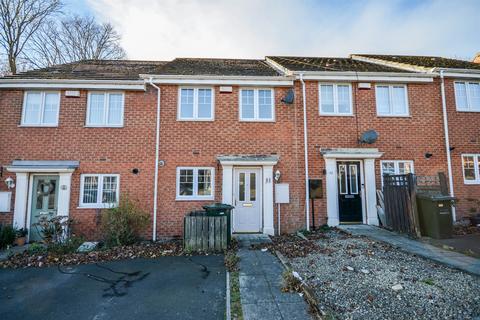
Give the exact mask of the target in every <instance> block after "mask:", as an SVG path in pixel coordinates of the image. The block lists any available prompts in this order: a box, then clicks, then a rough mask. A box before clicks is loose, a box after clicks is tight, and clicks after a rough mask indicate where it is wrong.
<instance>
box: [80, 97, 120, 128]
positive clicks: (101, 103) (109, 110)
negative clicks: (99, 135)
mask: <svg viewBox="0 0 480 320" xmlns="http://www.w3.org/2000/svg"><path fill="white" fill-rule="evenodd" d="M123 109H124V94H123V93H119V92H89V93H88V106H87V121H86V125H87V127H122V126H123Z"/></svg>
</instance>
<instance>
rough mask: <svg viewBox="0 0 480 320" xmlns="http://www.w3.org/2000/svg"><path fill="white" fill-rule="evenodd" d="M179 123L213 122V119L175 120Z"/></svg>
mask: <svg viewBox="0 0 480 320" xmlns="http://www.w3.org/2000/svg"><path fill="white" fill-rule="evenodd" d="M177 121H179V122H213V121H215V119H181V118H177Z"/></svg>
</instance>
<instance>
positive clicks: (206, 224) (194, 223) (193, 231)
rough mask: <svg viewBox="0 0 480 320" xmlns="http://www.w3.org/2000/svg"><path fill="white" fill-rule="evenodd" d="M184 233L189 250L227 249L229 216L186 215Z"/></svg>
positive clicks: (186, 246) (184, 239)
mask: <svg viewBox="0 0 480 320" xmlns="http://www.w3.org/2000/svg"><path fill="white" fill-rule="evenodd" d="M183 234H184V236H183V244H184V247H185V250H187V251H221V250H225V249H227V245H228V228H227V216H212V217H209V216H205V215H203V214H201V215H189V216H186V217H185V218H184V232H183Z"/></svg>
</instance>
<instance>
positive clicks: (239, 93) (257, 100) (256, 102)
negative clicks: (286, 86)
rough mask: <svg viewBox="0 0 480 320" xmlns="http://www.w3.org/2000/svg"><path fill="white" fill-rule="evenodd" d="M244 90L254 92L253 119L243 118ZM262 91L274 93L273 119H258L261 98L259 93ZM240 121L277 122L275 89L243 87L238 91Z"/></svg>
mask: <svg viewBox="0 0 480 320" xmlns="http://www.w3.org/2000/svg"><path fill="white" fill-rule="evenodd" d="M243 90H253V114H254V116H253V118H243V117H242V113H243V104H242V92H243ZM260 90H269V91H270V92H271V93H272V103H271V109H272V117H271V118H269V119H263V118H259V117H258V110H259V109H258V108H259V103H258V102H259V98H258V91H260ZM238 104H239V108H238V120H239V121H240V122H275V89H274V88H269V87H243V88H240V89H239V90H238Z"/></svg>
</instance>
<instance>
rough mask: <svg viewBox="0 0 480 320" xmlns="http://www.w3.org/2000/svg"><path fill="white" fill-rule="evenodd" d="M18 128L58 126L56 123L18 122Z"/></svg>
mask: <svg viewBox="0 0 480 320" xmlns="http://www.w3.org/2000/svg"><path fill="white" fill-rule="evenodd" d="M18 127H19V128H58V123H57V124H19V125H18Z"/></svg>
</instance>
